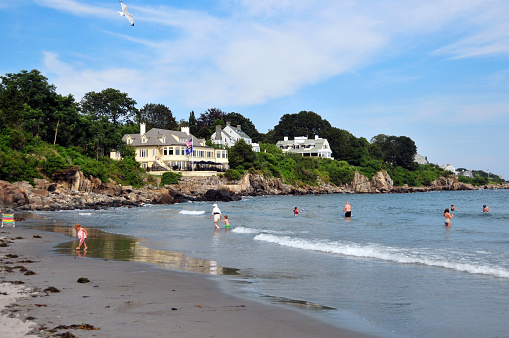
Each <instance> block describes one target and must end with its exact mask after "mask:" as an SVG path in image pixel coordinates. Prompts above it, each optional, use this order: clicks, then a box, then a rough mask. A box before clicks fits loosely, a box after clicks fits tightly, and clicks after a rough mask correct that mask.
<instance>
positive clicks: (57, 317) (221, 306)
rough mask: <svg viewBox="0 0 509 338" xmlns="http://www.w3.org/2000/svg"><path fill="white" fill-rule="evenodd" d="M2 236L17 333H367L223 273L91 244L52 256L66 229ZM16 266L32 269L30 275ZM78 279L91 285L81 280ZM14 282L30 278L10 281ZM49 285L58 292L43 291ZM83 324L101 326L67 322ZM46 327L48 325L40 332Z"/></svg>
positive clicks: (2, 277)
mask: <svg viewBox="0 0 509 338" xmlns="http://www.w3.org/2000/svg"><path fill="white" fill-rule="evenodd" d="M41 223H45V221H41ZM46 223H49V220H47V221H46ZM34 236H35V237H34ZM37 236H40V237H42V238H36V237H37ZM0 238H7V242H8V243H7V245H8V246H7V247H2V248H1V249H2V250H1V251H0V252H1V255H0V264H1V266H2V269H1V272H0V282H1V283H0V286H2V293H1V294H0V299H3V301H2V304H3V306H4V309H2V315H1V316H0V327H1V328H2V331H4V330H5V328H7V327H15V328H16V330H20V331H19V332H16V334H15V335H13V336H19V335H23V334H26V333H27V332H28V331H27V329H28V328H29V327H30V326H31V327H32V334H34V333H36V334H39V335H42V336H49V335H50V331H51V330H52V329H54V328H55V327H58V326H59V325H64V326H61V327H62V329H57V330H56V332H57V333H63V332H70V333H72V334H74V335H77V336H79V337H92V336H101V337H109V336H111V337H116V336H123V337H138V336H165V337H166V336H178V337H200V336H216V335H222V336H238V335H242V336H247V337H260V336H266V337H276V336H278V337H280V336H288V337H290V336H292V337H311V336H323V337H338V336H339V337H365V336H367V335H366V334H361V333H356V332H353V331H349V330H346V329H342V328H339V327H337V326H334V325H332V324H330V323H326V322H324V321H321V320H319V319H317V318H315V317H314V316H313V315H312V314H311V313H307V314H306V313H305V312H306V310H299V309H296V308H292V307H291V306H288V305H278V304H274V303H269V302H262V301H261V300H260V301H257V300H255V299H251V298H250V297H248V296H245V297H242V296H239V295H235V294H234V293H233V292H232V291H228V290H226V288H225V287H224V285H223V284H224V283H222V281H221V280H220V277H214V276H212V275H206V274H203V273H198V272H185V271H182V270H175V269H174V268H171V267H170V268H168V267H167V266H165V267H161V266H157V265H155V264H154V263H153V262H150V263H149V264H147V263H148V262H144V263H143V262H133V261H117V260H115V258H113V260H110V259H106V258H103V259H98V258H92V257H93V255H91V253H93V246H90V245H89V247H90V250H89V251H88V254H89V256H87V257H79V255H74V256H72V255H61V254H55V253H53V252H52V250H53V248H54V247H55V246H57V245H59V244H62V243H65V242H72V241H73V238H71V237H68V236H66V235H64V234H61V233H54V232H48V231H42V230H36V229H31V228H26V227H24V226H23V223H19V224H18V226H17V227H16V228H2V229H1V230H0ZM87 242H88V241H87ZM81 253H83V251H81ZM7 255H17V256H18V257H15V258H9V257H14V256H7ZM202 261H204V260H202ZM202 263H203V262H201V263H198V266H200V264H202ZM202 265H203V264H202ZM19 266H23V267H25V269H26V270H29V271H33V272H34V273H35V274H34V275H25V274H24V273H25V272H24V269H22V268H20V267H19ZM9 268H10V270H11V272H8V270H9ZM81 277H85V278H88V279H89V280H90V283H86V284H81V283H77V280H78V278H81ZM13 281H22V282H24V283H25V284H20V285H16V284H12V283H10V282H13ZM50 287H54V288H56V289H58V290H60V292H59V293H51V292H49V291H44V290H48V288H50ZM13 295H16V298H17V297H20V298H18V299H17V300H15V305H14V306H12V305H9V304H12V303H11V302H12V299H13V298H12V297H13ZM308 311H309V310H308ZM11 317H13V318H11ZM14 321H15V322H14ZM84 323H85V324H90V325H91V326H93V327H94V328H99V329H100V330H83V329H79V328H77V329H76V328H72V327H70V326H71V325H77V326H78V327H79V326H80V325H81V324H84ZM9 324H10V326H8V325H9ZM42 327H44V328H45V329H43V330H38V328H42ZM64 327H66V328H67V329H63V328H64ZM9 332H15V331H12V329H9ZM51 334H52V333H51Z"/></svg>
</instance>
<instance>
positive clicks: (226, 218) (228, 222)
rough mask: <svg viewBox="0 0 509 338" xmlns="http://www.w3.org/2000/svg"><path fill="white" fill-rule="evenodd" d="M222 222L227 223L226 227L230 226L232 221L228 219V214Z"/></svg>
mask: <svg viewBox="0 0 509 338" xmlns="http://www.w3.org/2000/svg"><path fill="white" fill-rule="evenodd" d="M221 222H223V223H224V224H225V226H224V227H225V228H227V229H228V228H229V227H230V221H229V220H228V215H224V220H221Z"/></svg>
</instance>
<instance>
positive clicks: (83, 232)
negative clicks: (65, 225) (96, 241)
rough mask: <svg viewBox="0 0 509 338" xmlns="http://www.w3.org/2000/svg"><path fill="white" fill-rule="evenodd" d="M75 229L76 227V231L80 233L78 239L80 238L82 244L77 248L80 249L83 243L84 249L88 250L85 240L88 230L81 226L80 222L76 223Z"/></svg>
mask: <svg viewBox="0 0 509 338" xmlns="http://www.w3.org/2000/svg"><path fill="white" fill-rule="evenodd" d="M74 229H76V232H77V234H78V239H79V240H80V244H79V245H78V247H77V248H76V250H80V249H81V246H82V245H83V247H84V249H85V250H87V249H88V248H87V243H85V240H86V239H87V230H85V229H84V228H82V227H81V225H80V224H78V223H76V224H74Z"/></svg>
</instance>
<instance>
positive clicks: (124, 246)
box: [31, 223, 238, 275]
mask: <svg viewBox="0 0 509 338" xmlns="http://www.w3.org/2000/svg"><path fill="white" fill-rule="evenodd" d="M31 228H34V229H37V230H43V231H52V232H57V233H61V234H64V235H67V236H69V237H73V238H74V240H72V241H68V242H63V243H60V244H57V245H56V246H55V247H54V248H53V250H54V251H55V252H56V253H58V254H62V255H73V256H78V257H84V256H86V257H89V258H100V259H106V260H118V261H132V262H142V263H150V264H155V265H157V266H159V267H161V268H167V269H177V270H183V271H191V272H199V273H206V274H214V275H237V274H238V271H237V269H231V268H225V267H221V266H218V265H217V262H215V261H209V260H206V259H200V258H191V257H188V256H186V255H185V254H184V253H182V252H175V251H166V250H155V249H149V248H146V247H143V246H142V245H141V242H142V240H140V239H139V238H136V237H131V236H125V235H116V234H111V233H107V232H104V231H101V230H99V229H94V228H88V227H87V231H88V238H87V246H88V250H87V251H86V252H85V251H83V250H81V251H80V250H76V246H77V245H78V239H77V237H76V230H75V229H74V227H73V226H67V225H62V224H58V223H55V224H48V223H46V224H44V223H42V224H41V223H40V224H37V225H32V226H31Z"/></svg>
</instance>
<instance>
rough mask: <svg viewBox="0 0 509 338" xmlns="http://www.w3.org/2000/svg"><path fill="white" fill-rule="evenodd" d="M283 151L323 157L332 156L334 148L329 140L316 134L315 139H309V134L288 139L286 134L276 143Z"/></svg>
mask: <svg viewBox="0 0 509 338" xmlns="http://www.w3.org/2000/svg"><path fill="white" fill-rule="evenodd" d="M276 146H278V147H279V148H280V149H281V150H282V151H283V153H286V152H290V153H297V154H301V155H302V156H304V157H306V156H309V157H323V158H330V159H333V157H332V150H331V149H330V145H329V141H327V139H323V138H320V137H318V135H315V138H314V139H308V137H307V136H298V137H295V138H294V139H293V140H288V137H287V136H285V138H284V140H283V141H278V142H277V143H276Z"/></svg>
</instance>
